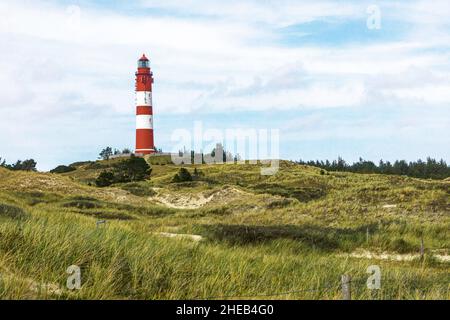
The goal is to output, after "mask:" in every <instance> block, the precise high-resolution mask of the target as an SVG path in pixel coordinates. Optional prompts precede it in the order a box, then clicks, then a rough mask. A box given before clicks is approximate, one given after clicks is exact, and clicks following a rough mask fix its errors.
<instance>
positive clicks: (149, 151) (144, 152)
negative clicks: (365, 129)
mask: <svg viewBox="0 0 450 320" xmlns="http://www.w3.org/2000/svg"><path fill="white" fill-rule="evenodd" d="M154 153H156V150H155V149H136V151H135V155H136V156H141V155H142V156H145V155H147V154H154Z"/></svg>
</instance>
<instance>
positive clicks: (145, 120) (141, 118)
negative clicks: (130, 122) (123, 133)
mask: <svg viewBox="0 0 450 320" xmlns="http://www.w3.org/2000/svg"><path fill="white" fill-rule="evenodd" d="M136 129H153V116H152V115H150V114H140V115H137V116H136Z"/></svg>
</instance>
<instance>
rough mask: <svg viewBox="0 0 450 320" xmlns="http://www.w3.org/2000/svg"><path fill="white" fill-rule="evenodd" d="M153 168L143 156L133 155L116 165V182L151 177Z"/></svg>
mask: <svg viewBox="0 0 450 320" xmlns="http://www.w3.org/2000/svg"><path fill="white" fill-rule="evenodd" d="M151 172H152V169H151V168H150V166H149V165H148V163H147V162H146V161H145V160H144V159H143V158H138V157H134V156H132V157H131V158H129V159H126V160H123V161H120V162H118V163H117V164H115V165H114V175H115V179H116V182H132V181H142V180H145V179H147V178H149V177H150V174H151Z"/></svg>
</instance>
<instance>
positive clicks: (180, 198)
mask: <svg viewBox="0 0 450 320" xmlns="http://www.w3.org/2000/svg"><path fill="white" fill-rule="evenodd" d="M153 190H154V191H156V192H157V194H156V195H154V196H152V197H149V198H148V200H149V201H156V202H159V203H161V204H163V205H165V206H167V207H169V208H175V209H197V208H201V207H203V206H204V205H206V204H208V203H210V202H213V201H230V200H231V199H235V198H237V197H239V196H241V195H243V194H246V192H244V191H242V190H239V189H237V188H234V187H225V188H224V189H221V190H217V191H214V192H213V193H212V194H210V195H205V193H197V194H186V195H184V194H172V193H168V192H167V193H164V191H163V190H162V189H160V188H154V189H153Z"/></svg>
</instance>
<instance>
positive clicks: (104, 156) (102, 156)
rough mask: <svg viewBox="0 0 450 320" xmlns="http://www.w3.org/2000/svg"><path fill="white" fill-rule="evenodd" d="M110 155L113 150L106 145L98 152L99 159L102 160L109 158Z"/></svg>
mask: <svg viewBox="0 0 450 320" xmlns="http://www.w3.org/2000/svg"><path fill="white" fill-rule="evenodd" d="M112 155H113V150H112V148H111V147H106V148H105V149H103V150H102V151H101V152H100V154H99V156H100V159H103V160H109V158H110V157H111V156H112Z"/></svg>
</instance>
